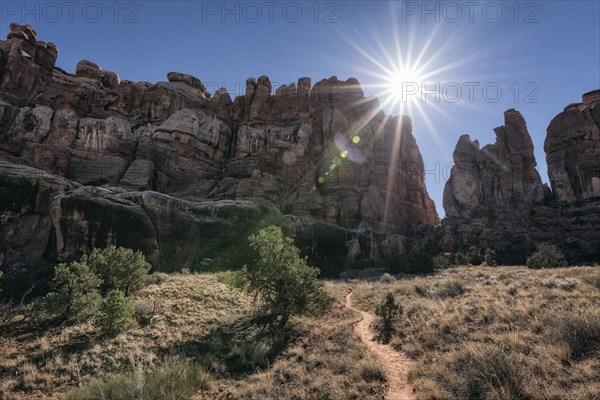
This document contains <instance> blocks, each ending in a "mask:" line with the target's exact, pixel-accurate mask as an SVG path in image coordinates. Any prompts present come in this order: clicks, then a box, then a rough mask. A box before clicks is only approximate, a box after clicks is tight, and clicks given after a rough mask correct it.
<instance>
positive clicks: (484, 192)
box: [430, 91, 600, 263]
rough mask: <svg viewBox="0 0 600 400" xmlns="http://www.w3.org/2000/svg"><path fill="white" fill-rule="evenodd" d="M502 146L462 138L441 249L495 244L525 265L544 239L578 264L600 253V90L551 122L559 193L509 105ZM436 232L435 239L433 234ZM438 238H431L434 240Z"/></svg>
mask: <svg viewBox="0 0 600 400" xmlns="http://www.w3.org/2000/svg"><path fill="white" fill-rule="evenodd" d="M504 118H505V125H504V126H501V127H499V128H496V129H495V132H496V136H497V138H496V143H495V144H493V145H488V146H485V147H483V149H480V148H479V144H478V142H477V141H471V139H470V138H469V137H468V136H462V137H461V138H460V139H459V141H458V143H457V145H456V149H455V151H454V162H455V165H454V166H453V168H452V172H451V177H450V179H449V180H448V182H447V183H446V187H445V190H444V209H445V211H446V215H447V218H445V219H444V221H443V224H442V229H441V232H439V233H438V234H439V235H440V236H437V238H438V239H440V241H441V242H440V243H441V249H442V250H446V251H457V250H464V249H466V248H468V247H470V246H477V247H480V248H485V247H490V248H494V249H496V250H497V251H498V252H499V254H500V257H501V259H502V260H503V261H504V262H518V263H522V262H524V260H525V258H526V256H527V255H529V254H530V253H531V252H532V251H533V250H534V249H535V245H536V244H537V243H541V242H549V243H553V244H555V245H557V246H558V247H560V248H561V249H562V250H563V251H564V252H565V253H566V254H567V255H568V256H569V258H570V260H571V261H574V262H576V261H586V260H588V261H592V260H596V261H597V260H598V259H599V258H600V253H599V251H600V250H599V249H600V91H594V92H590V93H588V94H585V95H584V96H583V102H582V103H578V104H571V105H569V106H567V107H566V108H565V110H564V111H563V112H562V113H560V114H559V115H558V116H556V117H555V118H554V119H553V120H552V122H551V123H550V125H549V126H548V132H547V136H546V141H545V146H544V150H545V151H546V154H547V158H546V160H547V163H548V175H549V177H550V184H551V186H552V190H551V189H550V188H549V187H548V186H547V185H543V184H542V181H541V179H540V176H539V174H538V173H537V171H536V169H535V167H536V161H535V158H534V156H533V145H532V142H531V137H530V136H529V133H528V131H527V127H526V125H525V121H524V119H523V117H522V116H521V114H520V113H519V112H518V111H515V110H512V109H511V110H508V111H506V112H505V114H504ZM434 237H435V236H434ZM430 240H431V238H430Z"/></svg>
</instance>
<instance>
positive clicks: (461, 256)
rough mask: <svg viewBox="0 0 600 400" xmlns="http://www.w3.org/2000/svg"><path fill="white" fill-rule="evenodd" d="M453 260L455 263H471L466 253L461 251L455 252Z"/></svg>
mask: <svg viewBox="0 0 600 400" xmlns="http://www.w3.org/2000/svg"><path fill="white" fill-rule="evenodd" d="M455 262H456V265H467V264H471V261H469V256H468V254H466V253H461V252H458V253H456V257H455Z"/></svg>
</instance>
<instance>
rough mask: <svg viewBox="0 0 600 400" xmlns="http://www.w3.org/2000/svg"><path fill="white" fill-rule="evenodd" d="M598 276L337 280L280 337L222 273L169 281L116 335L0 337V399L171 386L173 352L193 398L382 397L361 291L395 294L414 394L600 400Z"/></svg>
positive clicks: (458, 272) (398, 341) (490, 274)
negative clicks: (364, 337) (364, 328)
mask: <svg viewBox="0 0 600 400" xmlns="http://www.w3.org/2000/svg"><path fill="white" fill-rule="evenodd" d="M598 282H600V269H598V268H592V267H581V268H579V267H578V268H561V269H552V270H551V271H548V270H531V269H527V268H525V267H460V268H450V269H447V270H444V271H442V272H440V273H439V274H437V275H433V276H427V277H417V278H413V279H411V278H406V277H402V278H400V279H395V278H393V277H391V276H385V277H383V278H382V279H380V280H377V279H370V280H369V281H353V282H351V283H348V282H342V281H331V282H326V285H325V287H326V289H327V291H328V292H329V293H330V294H331V295H332V296H333V298H334V303H333V306H332V308H331V310H330V311H329V312H328V313H327V314H326V315H325V316H324V317H322V318H320V319H311V318H297V319H294V320H293V321H292V325H293V333H292V334H291V336H290V339H289V341H288V342H287V343H279V342H275V341H273V340H270V339H268V338H266V337H264V336H261V335H260V332H257V331H255V330H254V329H246V326H247V325H245V324H244V323H245V322H246V321H247V320H248V317H249V316H250V315H252V311H253V310H252V306H251V302H250V299H249V298H248V297H247V296H246V295H245V294H243V293H242V292H240V291H239V290H237V289H234V288H232V287H229V286H226V285H224V284H222V283H219V281H218V279H217V276H215V275H208V274H207V275H195V274H175V275H170V276H162V277H161V279H160V280H157V281H156V283H155V284H153V285H151V286H149V287H147V288H145V289H144V290H142V291H141V292H140V293H139V294H137V295H136V297H135V311H136V320H137V323H136V324H134V325H133V326H132V327H131V328H129V329H128V330H127V331H126V332H124V333H122V334H120V335H119V336H117V337H114V338H112V339H103V338H102V337H101V336H100V335H99V334H98V333H97V332H96V331H95V330H94V328H93V327H92V326H89V325H85V324H81V325H75V326H71V327H54V328H51V329H48V330H44V331H35V330H31V329H29V330H27V329H25V328H24V327H18V326H17V327H16V328H15V329H13V330H11V331H9V333H8V334H6V335H5V336H4V337H2V338H0V339H1V343H0V376H2V379H1V380H0V398H1V399H6V400H11V399H14V400H23V399H28V400H29V399H32V400H36V399H55V398H62V397H64V395H65V394H66V393H68V392H71V393H75V392H73V389H76V388H78V387H80V386H84V389H83V391H80V392H76V393H79V394H81V393H84V394H85V393H91V395H89V396H90V398H92V397H94V395H93V393H94V392H93V390H94V387H95V388H100V389H102V390H108V389H107V388H109V389H110V388H111V387H120V386H122V385H121V383H120V382H138V380H137V379H139V376H142V375H143V374H146V375H145V376H149V377H153V376H156V377H157V378H156V381H157V382H161V381H160V379H159V378H160V377H161V376H162V375H161V374H158V372H160V371H164V372H165V374H166V376H168V373H170V372H169V371H168V370H164V369H161V368H163V366H164V365H165V363H166V361H165V360H172V359H173V357H176V358H177V359H179V360H186V361H182V362H190V363H193V365H195V366H198V368H199V369H198V371H201V372H202V371H208V373H209V374H210V376H209V375H203V374H204V372H202V373H201V374H200V375H199V376H198V375H197V374H196V375H194V377H193V378H194V379H191V380H190V385H191V386H190V387H193V388H195V389H194V390H195V391H196V392H195V397H193V398H195V399H211V400H212V399H260V400H269V399H273V400H275V399H299V400H302V399H306V400H308V399H367V400H368V399H373V400H374V399H381V398H382V396H383V393H384V389H385V385H386V376H385V372H384V371H385V368H383V367H382V365H380V363H379V361H378V360H377V359H376V358H375V357H374V356H373V355H372V354H370V353H369V351H368V350H367V349H366V347H365V346H364V344H363V343H362V342H360V340H359V338H358V337H357V336H356V334H355V332H354V329H353V327H354V324H355V323H356V322H357V321H358V319H359V316H358V315H357V314H356V313H353V312H352V311H350V310H348V309H347V308H345V307H344V300H345V296H346V294H347V293H348V292H349V291H350V290H352V291H353V292H354V301H353V302H354V304H355V305H356V306H357V307H359V308H362V309H364V310H366V311H369V312H372V313H375V308H376V306H377V304H379V303H381V301H382V300H383V296H384V295H385V293H387V292H392V293H393V294H394V296H395V297H396V301H397V302H398V303H399V304H401V305H402V306H403V308H404V310H405V312H404V316H403V317H402V318H401V319H400V320H399V321H398V322H397V323H396V327H395V328H396V331H395V332H396V333H395V334H394V335H393V337H392V339H391V344H392V345H393V346H394V347H395V348H397V349H398V350H401V351H403V352H404V353H406V354H407V355H408V356H409V357H411V358H412V359H413V361H414V362H413V365H414V368H413V370H411V371H410V372H409V380H410V382H411V384H412V386H413V387H414V388H415V390H416V397H417V399H420V400H424V399H428V400H433V399H437V400H442V399H448V400H450V399H452V400H461V399H485V400H529V399H531V400H537V399H540V400H563V399H570V400H600V395H599V394H600V312H599V311H598V305H599V304H600V285H599V284H598ZM132 365H135V366H136V367H135V368H133V367H132ZM183 365H187V364H183ZM194 368H195V367H194ZM138 371H139V372H138ZM157 371H158V372H157ZM194 371H195V370H194ZM153 374H154V375H153ZM156 374H158V375H156ZM161 379H162V378H161ZM169 382H171V380H170V379H169ZM198 387H199V388H200V389H197V388H198ZM174 388H180V389H184V387H179V386H177V385H174ZM111 390H112V389H111ZM185 393H189V391H186V392H185ZM186 396H187V394H186ZM74 398H86V397H74Z"/></svg>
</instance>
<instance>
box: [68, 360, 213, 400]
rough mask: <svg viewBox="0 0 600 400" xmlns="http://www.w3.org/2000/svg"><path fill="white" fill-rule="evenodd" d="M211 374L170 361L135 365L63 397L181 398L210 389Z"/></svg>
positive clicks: (114, 399)
mask: <svg viewBox="0 0 600 400" xmlns="http://www.w3.org/2000/svg"><path fill="white" fill-rule="evenodd" d="M211 386H212V377H211V376H210V374H208V373H207V372H206V371H205V370H204V369H202V368H201V367H200V366H199V365H197V364H194V363H191V362H187V361H183V360H169V362H168V363H165V365H163V366H160V367H154V368H150V369H147V370H143V369H141V367H136V368H134V371H132V372H130V373H128V374H120V375H114V376H112V377H110V378H108V379H106V380H97V381H93V382H91V383H89V384H88V385H87V386H85V387H84V388H81V389H79V390H76V391H74V392H72V393H70V394H68V395H67V396H66V399H67V400H138V399H144V400H184V399H190V398H192V396H194V395H195V394H196V393H197V392H198V391H206V390H209V389H210V388H211Z"/></svg>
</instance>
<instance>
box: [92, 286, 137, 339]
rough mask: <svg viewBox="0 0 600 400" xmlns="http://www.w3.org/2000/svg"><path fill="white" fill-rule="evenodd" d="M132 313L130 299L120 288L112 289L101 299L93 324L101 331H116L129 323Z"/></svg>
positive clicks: (108, 332)
mask: <svg viewBox="0 0 600 400" xmlns="http://www.w3.org/2000/svg"><path fill="white" fill-rule="evenodd" d="M133 313H134V309H133V303H132V301H131V300H130V299H129V298H128V297H125V295H124V294H123V292H121V291H120V290H118V289H113V290H111V291H110V292H108V294H107V295H106V297H105V298H104V299H103V301H102V305H101V306H100V312H99V313H98V316H97V318H96V321H95V324H96V325H97V326H98V327H99V328H100V329H101V331H102V332H103V333H106V334H112V333H116V332H119V331H121V330H123V329H124V328H125V327H127V325H129V324H130V323H131V321H132V320H133Z"/></svg>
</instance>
